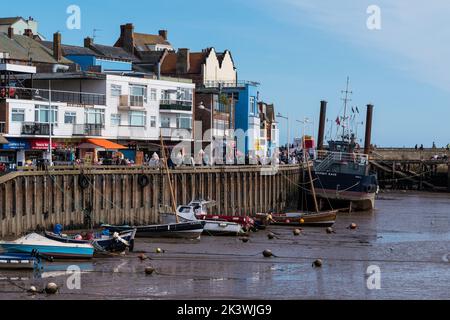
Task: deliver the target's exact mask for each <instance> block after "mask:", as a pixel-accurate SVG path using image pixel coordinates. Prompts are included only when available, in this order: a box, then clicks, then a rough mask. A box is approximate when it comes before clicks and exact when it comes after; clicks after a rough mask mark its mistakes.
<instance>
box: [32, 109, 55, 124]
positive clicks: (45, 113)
mask: <svg viewBox="0 0 450 320" xmlns="http://www.w3.org/2000/svg"><path fill="white" fill-rule="evenodd" d="M51 109H52V110H51V112H50V107H49V106H36V107H35V109H34V120H35V121H36V122H37V123H49V122H52V123H54V124H57V122H58V107H54V106H52V108H51Z"/></svg>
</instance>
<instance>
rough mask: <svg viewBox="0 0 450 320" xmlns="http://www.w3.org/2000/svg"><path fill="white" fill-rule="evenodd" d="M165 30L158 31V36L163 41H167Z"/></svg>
mask: <svg viewBox="0 0 450 320" xmlns="http://www.w3.org/2000/svg"><path fill="white" fill-rule="evenodd" d="M167 33H168V32H167V30H159V35H160V36H161V37H162V38H163V39H164V40H167Z"/></svg>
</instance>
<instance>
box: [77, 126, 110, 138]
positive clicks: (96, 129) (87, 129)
mask: <svg viewBox="0 0 450 320" xmlns="http://www.w3.org/2000/svg"><path fill="white" fill-rule="evenodd" d="M103 128H104V126H103V125H101V124H75V125H74V126H73V135H74V136H86V137H101V136H102V131H103Z"/></svg>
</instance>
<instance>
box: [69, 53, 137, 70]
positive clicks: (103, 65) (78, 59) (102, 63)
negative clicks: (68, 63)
mask: <svg viewBox="0 0 450 320" xmlns="http://www.w3.org/2000/svg"><path fill="white" fill-rule="evenodd" d="M66 58H67V59H69V60H72V61H73V62H75V63H77V64H79V65H80V68H81V70H82V71H92V70H93V69H95V70H96V71H98V72H107V71H132V69H133V65H132V63H131V61H121V60H111V59H106V58H103V57H98V56H95V55H67V56H66Z"/></svg>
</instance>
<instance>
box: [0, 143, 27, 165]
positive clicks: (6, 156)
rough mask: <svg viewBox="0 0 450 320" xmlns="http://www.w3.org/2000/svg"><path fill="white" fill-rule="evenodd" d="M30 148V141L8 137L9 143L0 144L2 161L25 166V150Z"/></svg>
mask: <svg viewBox="0 0 450 320" xmlns="http://www.w3.org/2000/svg"><path fill="white" fill-rule="evenodd" d="M29 148H30V143H29V142H28V141H27V140H25V139H18V138H8V139H7V143H5V144H2V145H0V163H3V164H5V165H7V166H11V165H18V166H23V165H24V163H25V150H27V149H29Z"/></svg>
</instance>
